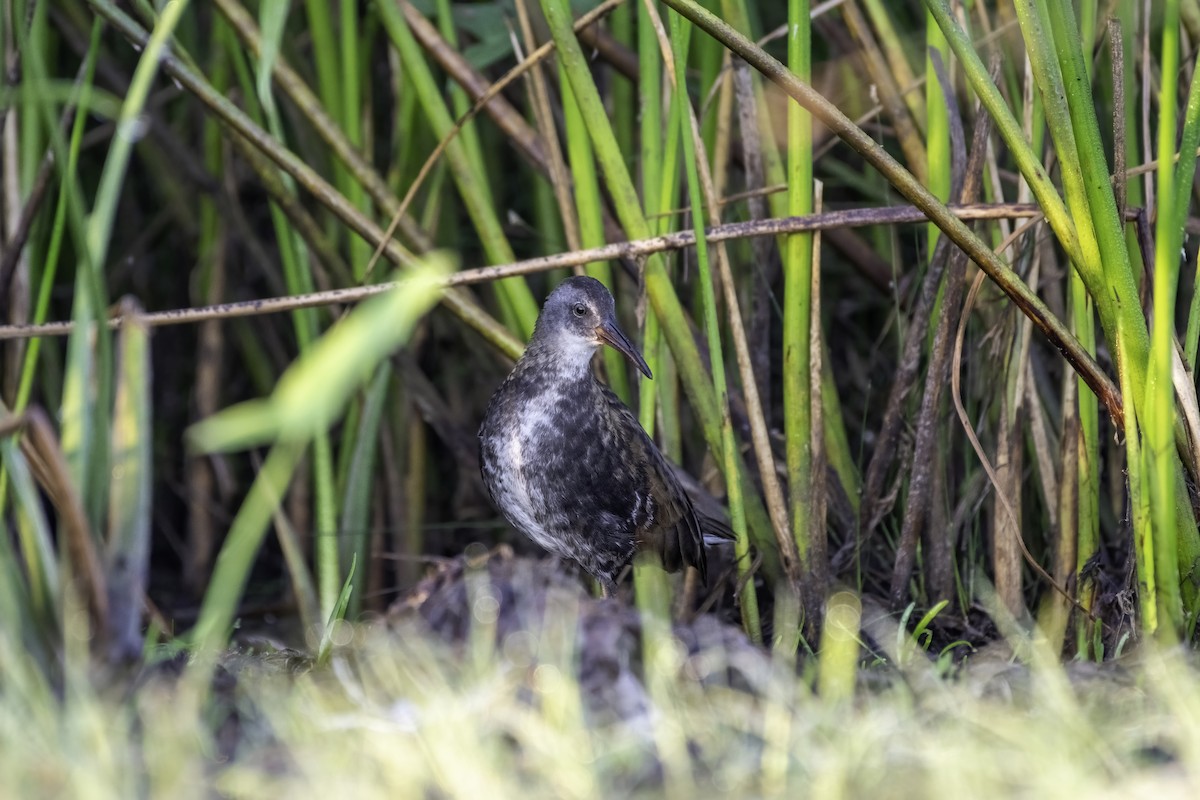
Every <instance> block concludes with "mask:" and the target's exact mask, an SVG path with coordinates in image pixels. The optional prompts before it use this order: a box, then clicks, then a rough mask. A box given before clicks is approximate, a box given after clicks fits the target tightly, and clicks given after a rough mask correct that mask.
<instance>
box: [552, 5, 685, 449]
mask: <svg viewBox="0 0 1200 800" xmlns="http://www.w3.org/2000/svg"><path fill="white" fill-rule="evenodd" d="M637 44H638V104H639V108H640V111H641V114H640V118H641V136H640V148H641V152H640V158H641V171H642V175H641V177H642V206H643V208H646V209H649V210H650V212H651V213H656V212H657V211H658V210H660V209H662V208H663V206H664V203H663V201H662V199H661V198H662V180H663V156H662V152H663V135H662V134H663V125H662V101H663V98H662V57H661V55H660V53H659V48H658V38H657V37H656V36H655V35H654V26H653V24H652V23H651V21H650V13H649V11H648V10H647V8H646V4H645V3H638V4H637ZM566 85H567V83H564V84H563V86H564V88H565V87H566ZM666 224H667V221H666V220H663V221H660V223H659V226H660V227H659V230H661V229H662V227H661V226H664V225H666ZM660 343H661V332H660V331H659V327H658V315H657V314H647V315H646V322H645V326H644V328H643V330H642V353H643V356H644V357H645V358H646V363H647V364H649V365H650V369H651V371H652V372H653V373H654V374H655V375H657V376H658V380H657V381H651V382H649V383H643V384H642V390H641V392H640V393H639V395H638V421H639V422H640V423H641V424H642V427H643V428H645V429H646V432H647V433H649V434H650V436H652V437H653V436H654V428H655V424H654V423H655V406H656V403H657V400H658V386H659V384H660V383H661V382H662V380H663V370H662V365H661V363H660V362H665V361H666V359H667V358H669V356H667V355H666V354H665V350H666V348H665V347H660ZM660 351H663V352H664V357H663V358H662V359H660V358H659V352H660ZM651 358H653V359H654V362H655V363H651V361H650V359H651Z"/></svg>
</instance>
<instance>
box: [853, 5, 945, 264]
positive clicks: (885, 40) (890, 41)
mask: <svg viewBox="0 0 1200 800" xmlns="http://www.w3.org/2000/svg"><path fill="white" fill-rule="evenodd" d="M863 7H864V8H865V9H866V12H867V16H868V17H869V18H870V20H871V24H872V25H873V26H874V27H875V33H876V35H877V36H878V40H879V43H880V45H881V49H882V50H883V54H884V56H885V57H886V58H887V62H888V66H890V67H891V68H892V73H893V75H895V77H896V85H897V86H899V87H900V91H901V92H903V93H904V94H903V99H904V103H905V104H906V105H907V106H908V110H909V113H911V114H912V118H913V122H915V123H916V124H917V126H918V127H919V128H920V127H925V130H923V131H921V132H922V133H924V134H926V138H928V137H929V132H928V127H927V126H928V120H929V118H928V113H929V112H928V111H927V102H928V103H931V104H937V105H942V106H944V105H945V103H944V102H942V100H941V93H940V92H939V93H938V94H937V97H936V98H933V99H929V98H928V95H929V93H930V86H931V84H930V83H929V82H928V81H927V82H926V84H925V93H926V97H921V94H920V92H917V91H911V92H910V91H908V89H909V88H910V87H912V86H913V85H914V84H915V83H916V82H917V77H916V75H914V74H913V71H912V66H911V65H910V64H909V63H908V56H907V55H906V54H905V52H904V46H903V41H904V40H903V37H902V36H900V35H899V34H897V32H896V26H895V25H893V24H892V16H891V14H890V13H889V12H888V7H887V4H886V3H884V2H883V0H863ZM931 22H932V20H929V19H927V20H926V23H925V29H926V40H925V46H926V48H929V47H937V48H938V49H944V48H945V44H946V43H945V40H944V39H943V40H942V41H941V42H938V41H936V40H934V39H933V38H932V37H930V36H929V35H928V31H929V30H930V28H931V27H932V28H933V29H934V30H936V27H934V26H931V24H930V23H931ZM938 36H939V38H940V36H941V35H940V34H938ZM926 52H928V51H926ZM944 57H945V54H943V58H944ZM949 66H950V64H949V63H948V62H947V64H946V67H947V68H949ZM925 67H926V69H925V74H926V75H927V76H928V75H930V74H931V73H930V71H929V64H928V56H926V65H925ZM934 83H936V81H935V82H934ZM929 158H930V161H932V160H933V157H932V155H931V156H930V157H929ZM929 180H930V183H931V184H932V182H933V175H930V176H929ZM932 247H933V245H932V244H931V245H930V249H931V250H932Z"/></svg>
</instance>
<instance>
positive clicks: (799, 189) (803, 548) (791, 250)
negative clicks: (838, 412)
mask: <svg viewBox="0 0 1200 800" xmlns="http://www.w3.org/2000/svg"><path fill="white" fill-rule="evenodd" d="M809 5H810V4H809V0H789V2H788V66H789V67H790V69H791V70H792V72H794V73H795V74H796V75H797V76H798V77H799V78H800V79H801V80H804V81H810V80H812V24H811V20H810V16H809V15H810V13H811V12H810V8H809ZM787 130H788V181H787V183H788V208H787V211H788V214H790V215H793V216H801V215H804V214H811V213H812V209H813V163H812V115H811V114H810V113H809V112H808V110H807V109H804V108H801V107H800V105H799V104H798V103H788V106H787ZM812 264H813V236H812V234H811V233H802V234H796V235H793V236H789V237H788V238H787V239H786V240H785V243H784V250H783V281H784V283H783V286H784V289H783V291H784V300H783V415H784V416H783V429H784V435H785V436H786V438H787V451H786V453H787V469H788V501H789V504H790V511H791V514H790V521H791V529H792V531H791V533H792V537H793V538H794V539H795V540H796V551H797V554H798V555H799V557H800V568H801V572H802V573H803V574H806V575H811V574H812V572H813V567H814V565H813V563H812V557H813V550H814V548H813V537H814V535H815V532H814V531H812V530H810V529H809V524H810V510H811V506H812V501H813V498H812V493H813V475H812V392H813V387H812V385H811V382H810V374H811V371H812V370H811V364H812V342H811V341H810V338H809V333H810V329H811V326H812V303H813V297H812ZM818 599H821V598H818ZM819 613H820V609H819V608H805V609H804V614H805V616H806V620H807V624H809V625H813V624H814V622H815V620H816V619H817V615H818V614H819Z"/></svg>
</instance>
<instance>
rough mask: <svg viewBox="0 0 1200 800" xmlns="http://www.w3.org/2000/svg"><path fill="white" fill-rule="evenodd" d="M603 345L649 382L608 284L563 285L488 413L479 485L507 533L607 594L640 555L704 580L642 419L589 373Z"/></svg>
mask: <svg viewBox="0 0 1200 800" xmlns="http://www.w3.org/2000/svg"><path fill="white" fill-rule="evenodd" d="M601 344H610V345H612V346H613V347H615V348H616V349H618V350H619V351H621V352H622V353H624V354H625V355H626V356H627V357H628V358H629V359H630V360H631V361H633V362H634V363H635V364H637V365H638V367H639V368H640V369H641V370H642V371H643V372H644V373H646V374H647V375H649V369H648V368H647V367H646V365H645V362H644V361H643V360H642V358H641V355H640V354H639V353H638V352H637V350H636V349H635V348H634V347H633V345H632V344H631V343H630V342H629V340H628V338H627V337H626V336H625V335H624V333H622V332H621V330H620V328H619V327H618V325H617V322H616V315H615V308H614V305H613V299H612V295H611V294H609V292H608V290H607V289H605V288H604V286H603V284H601V283H600V282H599V281H596V280H593V279H591V278H571V279H569V280H567V281H564V282H563V283H562V284H561V285H560V286H559V287H558V288H557V289H556V290H555V291H554V292H553V293H551V295H550V297H549V298H547V300H546V303H545V305H544V306H543V309H542V313H541V316H540V317H539V318H538V323H537V326H536V328H535V330H534V334H533V338H532V339H531V340H530V343H529V346H528V348H527V349H526V351H525V355H524V356H522V358H521V359H520V361H518V362H517V365H516V366H515V367H514V368H513V371H512V372H511V373H510V374H509V376H508V378H507V379H506V380H505V381H504V383H502V384H501V386H500V388H498V389H497V390H496V393H495V394H494V395H493V396H492V399H491V402H489V404H488V408H487V412H486V414H485V416H484V420H483V424H482V425H481V427H480V429H479V441H480V456H481V458H480V463H481V464H482V469H483V481H484V485H485V486H486V487H487V490H488V493H489V495H490V496H491V498H492V502H494V503H495V504H496V507H497V508H499V509H500V511H501V512H502V513H503V514H504V516H505V517H506V518H507V519H508V521H509V522H510V523H512V525H513V526H514V527H516V528H517V529H518V530H520V531H521V532H523V533H524V534H526V535H527V536H529V537H530V538H531V539H533V540H534V541H535V542H537V543H538V544H539V545H541V546H542V547H544V548H546V549H547V550H549V551H551V552H552V553H555V554H556V555H559V556H562V557H564V558H570V559H573V560H575V561H577V562H578V563H579V564H580V566H582V567H583V568H584V569H585V570H586V571H587V572H588V573H590V574H591V575H593V576H594V577H595V578H596V579H597V580H599V581H600V582H601V584H602V585H603V586H604V588H605V590H606V591H607V592H609V593H612V591H614V590H615V588H616V582H617V579H618V578H619V576H620V574H621V572H622V570H623V569H624V568H625V566H626V565H627V564H629V563H630V561H631V560H632V558H633V556H634V554H635V553H636V552H649V553H655V554H657V556H658V557H659V558H660V560H661V562H662V564H663V567H664V568H665V569H667V570H670V571H675V570H678V569H681V568H682V567H684V566H693V567H695V568H696V569H697V570H698V571H699V572H700V575H701V577H702V578H705V579H706V578H707V575H706V573H707V564H706V559H705V554H704V533H703V531H702V520H701V519H700V518H699V517H698V516H697V514H696V512H695V510H694V509H693V507H692V503H691V501H690V500H689V499H688V497H687V495H686V494H685V493H684V491H683V488H682V487H681V486H680V485H679V482H678V481H677V480H676V479H675V477H674V474H673V473H672V471H671V468H670V465H669V464H668V463H667V462H666V459H665V458H663V456H662V454H661V453H660V452H659V451H658V448H657V447H656V446H655V445H654V443H653V442H652V441H651V440H650V437H649V436H647V435H646V432H645V431H644V430H642V427H641V425H639V424H638V421H637V418H636V417H635V416H634V415H633V413H632V412H631V411H630V410H629V409H628V408H626V407H625V405H624V404H623V403H622V402H621V401H620V400H619V399H618V398H617V397H616V395H614V394H613V393H612V392H611V391H609V390H608V389H607V388H606V387H605V386H603V385H602V384H601V383H600V382H599V381H597V380H596V378H595V377H594V375H593V374H592V371H591V370H590V368H589V365H590V362H591V358H592V355H593V354H594V353H595V351H596V349H597V348H598V347H599V346H600V345H601ZM705 522H707V521H705ZM705 527H708V526H707V525H706V526H705Z"/></svg>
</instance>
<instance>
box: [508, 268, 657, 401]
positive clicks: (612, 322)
mask: <svg viewBox="0 0 1200 800" xmlns="http://www.w3.org/2000/svg"><path fill="white" fill-rule="evenodd" d="M530 344H531V345H536V346H537V347H538V348H539V349H540V350H542V351H543V352H548V353H550V354H551V355H552V356H553V358H555V360H557V361H559V362H560V363H563V364H564V365H570V366H573V367H579V368H581V369H586V368H587V365H588V364H589V363H590V361H591V359H592V354H593V353H595V352H596V348H598V347H600V345H604V344H606V345H609V346H610V347H612V348H614V349H616V350H617V351H618V352H620V353H621V354H622V355H624V356H625V357H626V358H628V359H629V360H630V361H632V362H633V363H634V364H635V365H636V366H637V368H638V369H639V370H641V371H642V374H644V375H645V376H646V377H647V378H651V377H653V376H652V375H651V374H650V367H648V366H647V365H646V360H645V359H644V358H642V354H641V353H639V352H638V350H637V348H636V347H634V346H633V342H631V341H629V337H628V336H626V335H625V333H624V331H622V330H621V327H620V326H619V325H618V324H617V310H616V304H615V303H614V302H613V296H612V294H610V293H609V291H608V289H606V288H605V287H604V284H602V283H601V282H600V281H598V280H596V279H595V278H588V277H583V276H580V277H575V278H568V279H567V280H565V281H563V282H562V283H560V284H559V285H558V288H557V289H555V290H554V291H553V292H551V293H550V296H549V297H547V298H546V303H545V305H543V306H542V313H541V314H540V315H539V316H538V321H537V326H536V327H535V328H534V331H533V340H532V342H531V343H530Z"/></svg>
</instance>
